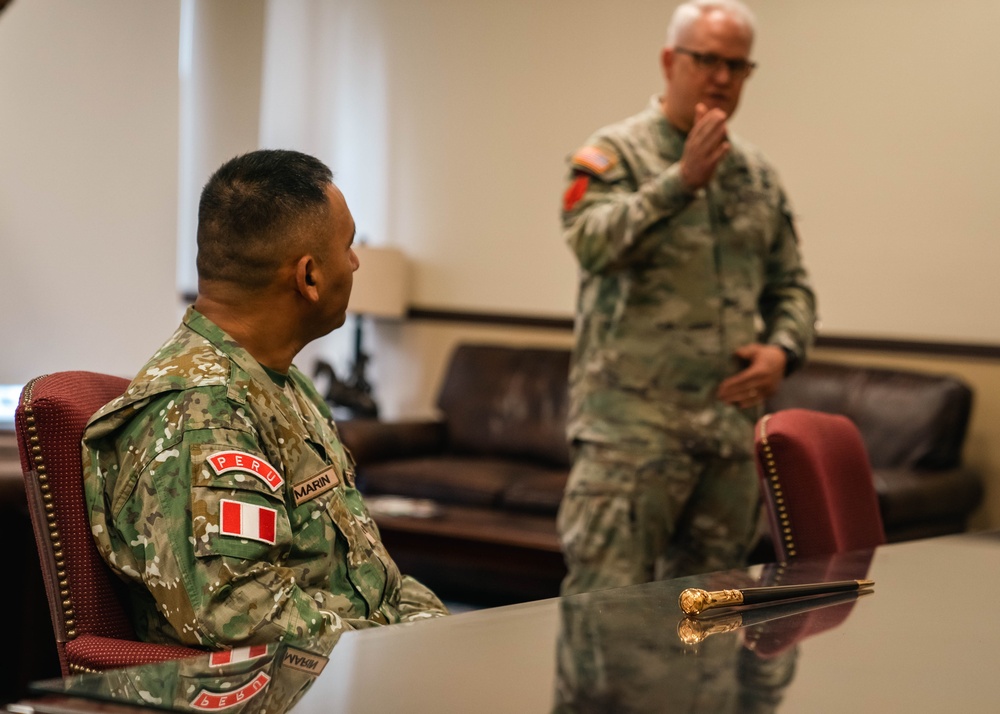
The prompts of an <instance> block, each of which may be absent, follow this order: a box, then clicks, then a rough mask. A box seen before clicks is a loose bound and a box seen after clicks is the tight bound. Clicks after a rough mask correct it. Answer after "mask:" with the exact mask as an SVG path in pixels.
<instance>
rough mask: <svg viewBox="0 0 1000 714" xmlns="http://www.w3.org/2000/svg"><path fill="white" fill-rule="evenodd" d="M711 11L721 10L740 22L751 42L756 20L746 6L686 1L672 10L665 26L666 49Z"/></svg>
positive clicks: (734, 1) (728, 0)
mask: <svg viewBox="0 0 1000 714" xmlns="http://www.w3.org/2000/svg"><path fill="white" fill-rule="evenodd" d="M713 10H721V11H722V12H725V13H727V14H729V15H730V16H731V17H733V18H735V19H736V20H738V21H740V22H742V23H743V24H744V25H745V26H746V28H747V30H749V31H750V39H751V40H753V37H754V34H756V30H757V19H756V18H755V17H754V15H753V13H752V12H751V11H750V8H748V7H747V6H746V5H744V4H743V3H741V2H740V1H739V0H688V2H686V3H684V4H683V5H679V6H678V7H677V9H676V10H674V14H673V17H671V18H670V24H669V25H667V42H666V46H667V47H671V48H672V47H674V46H676V44H677V38H678V37H680V36H681V35H683V34H684V32H686V31H687V30H688V29H690V27H691V26H692V25H693V24H694V23H695V22H696V21H697V20H698V18H699V17H701V16H702V15H706V14H708V13H709V12H712V11H713Z"/></svg>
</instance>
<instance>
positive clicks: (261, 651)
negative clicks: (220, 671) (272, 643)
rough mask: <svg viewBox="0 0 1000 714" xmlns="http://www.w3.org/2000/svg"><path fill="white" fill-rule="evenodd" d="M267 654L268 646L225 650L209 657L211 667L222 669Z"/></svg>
mask: <svg viewBox="0 0 1000 714" xmlns="http://www.w3.org/2000/svg"><path fill="white" fill-rule="evenodd" d="M266 654H267V645H251V646H250V647H237V648H236V649H233V650H223V651H222V652H213V653H212V654H211V655H209V657H208V664H209V666H210V667H222V666H224V665H227V664H235V663H236V662H249V661H250V660H252V659H257V658H258V657H263V656H264V655H266Z"/></svg>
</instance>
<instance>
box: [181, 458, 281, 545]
mask: <svg viewBox="0 0 1000 714" xmlns="http://www.w3.org/2000/svg"><path fill="white" fill-rule="evenodd" d="M283 483H284V482H283V479H282V477H281V475H280V474H279V473H278V472H277V471H276V470H275V469H274V468H273V467H272V466H271V465H270V464H268V463H267V461H266V460H265V459H264V458H263V457H261V456H258V455H255V454H249V453H245V452H238V451H233V449H232V446H231V445H224V444H195V445H193V446H192V447H191V520H192V525H193V536H194V551H195V555H196V556H197V557H199V558H205V557H209V556H216V555H227V556H231V557H234V558H243V559H246V560H270V561H275V560H277V556H278V554H279V553H281V552H282V551H284V550H286V549H287V547H288V544H289V543H290V541H291V526H290V524H289V522H288V515H287V512H286V511H285V507H284V489H283Z"/></svg>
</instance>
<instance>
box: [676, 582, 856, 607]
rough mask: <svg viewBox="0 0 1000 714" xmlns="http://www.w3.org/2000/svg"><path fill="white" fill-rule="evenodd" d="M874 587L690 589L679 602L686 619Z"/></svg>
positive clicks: (817, 585) (852, 584) (822, 585)
mask: <svg viewBox="0 0 1000 714" xmlns="http://www.w3.org/2000/svg"><path fill="white" fill-rule="evenodd" d="M874 586H875V581H874V580H838V581H836V582H832V583H810V584H808V585H769V586H766V587H761V588H743V589H741V590H712V591H709V590H700V589H699V588H688V589H687V590H685V591H684V592H682V593H681V596H680V598H679V599H678V602H679V603H680V606H681V610H682V611H683V612H684V613H685V614H686V615H698V614H700V613H702V612H704V611H705V610H710V609H712V608H717V607H736V606H739V605H763V604H765V603H773V602H780V601H782V600H792V599H795V598H803V597H814V596H816V595H832V594H833V593H845V592H860V591H862V590H870V589H871V588H873V587H874Z"/></svg>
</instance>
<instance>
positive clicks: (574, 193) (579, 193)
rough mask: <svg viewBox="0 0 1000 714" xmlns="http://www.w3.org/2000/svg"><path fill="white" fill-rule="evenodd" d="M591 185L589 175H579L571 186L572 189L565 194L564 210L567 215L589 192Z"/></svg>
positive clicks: (568, 189)
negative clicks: (588, 187)
mask: <svg viewBox="0 0 1000 714" xmlns="http://www.w3.org/2000/svg"><path fill="white" fill-rule="evenodd" d="M589 185H590V177H589V176H587V174H578V175H577V177H576V180H575V181H573V183H572V184H570V187H569V188H567V189H566V193H564V194H563V210H564V211H566V212H567V213H569V212H570V211H572V210H573V206H575V205H576V203H577V201H579V200H580V199H581V198H583V194H585V193H586V192H587V186H589Z"/></svg>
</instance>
